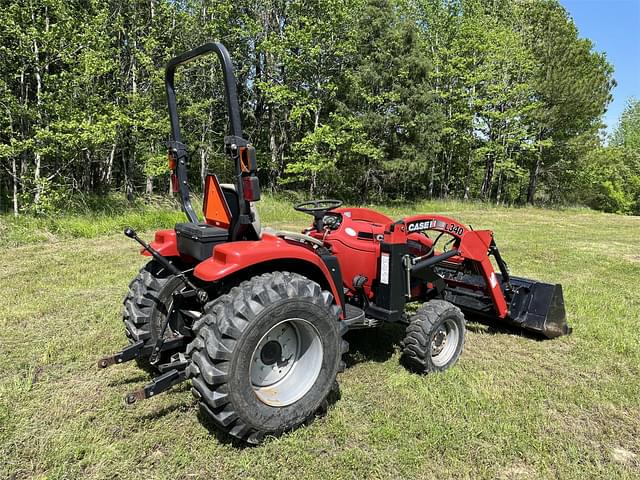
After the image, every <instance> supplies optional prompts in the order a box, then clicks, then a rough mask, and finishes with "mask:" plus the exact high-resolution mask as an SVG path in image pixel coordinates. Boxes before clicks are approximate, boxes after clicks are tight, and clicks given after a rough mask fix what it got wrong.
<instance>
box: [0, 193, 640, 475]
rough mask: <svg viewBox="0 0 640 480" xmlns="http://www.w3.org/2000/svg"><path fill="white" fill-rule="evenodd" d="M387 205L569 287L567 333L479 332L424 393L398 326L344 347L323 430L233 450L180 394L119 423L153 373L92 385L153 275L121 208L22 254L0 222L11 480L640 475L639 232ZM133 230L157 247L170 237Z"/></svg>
mask: <svg viewBox="0 0 640 480" xmlns="http://www.w3.org/2000/svg"><path fill="white" fill-rule="evenodd" d="M259 207H260V210H261V214H262V221H263V223H264V224H267V225H270V226H274V227H276V228H285V227H286V228H301V227H302V226H303V225H305V224H306V223H307V221H308V217H306V216H303V215H301V214H297V213H296V212H294V211H293V210H292V209H291V208H290V206H289V205H288V204H287V203H286V202H284V201H280V200H274V199H266V201H264V202H262V203H261V204H260V205H259ZM381 209H382V210H383V211H385V212H387V213H389V214H391V215H392V216H394V217H400V216H401V215H403V214H409V213H416V212H421V211H437V212H440V213H445V214H449V215H453V216H456V217H458V218H459V219H460V220H461V221H463V222H465V223H471V224H472V225H473V226H474V228H477V229H479V228H492V229H493V230H494V231H495V233H496V239H497V242H498V244H499V245H500V247H501V250H502V252H503V255H504V256H505V258H506V259H507V261H509V263H510V266H511V270H512V272H513V273H514V274H517V275H519V276H525V277H530V278H538V279H541V280H546V281H554V282H560V283H562V284H563V286H564V293H565V301H566V305H567V310H568V316H569V322H570V323H571V324H572V326H573V327H574V333H573V335H571V336H569V337H563V338H559V339H556V340H553V341H539V340H535V339H532V338H529V337H526V336H523V335H520V334H518V333H517V332H512V331H508V330H502V329H496V328H488V327H485V326H481V325H478V324H470V325H469V331H468V336H467V344H466V349H465V352H464V354H463V355H462V357H461V359H460V361H459V363H458V364H457V365H456V366H455V367H454V368H452V369H451V370H448V371H447V372H445V373H443V374H439V375H431V376H426V377H420V376H416V375H413V374H410V373H408V372H407V371H406V370H405V369H403V368H402V366H400V365H399V363H398V359H399V347H398V343H399V341H400V339H401V337H402V330H401V329H400V328H397V327H394V326H387V327H384V328H383V329H382V330H379V331H369V332H360V333H357V334H356V333H355V332H353V333H352V334H350V338H349V340H350V343H351V351H350V353H349V354H348V363H349V368H348V369H347V370H346V372H345V373H343V374H342V375H341V376H340V382H341V387H342V398H341V399H340V400H339V401H338V402H337V403H336V404H335V405H334V406H333V407H332V408H331V409H330V411H329V412H328V414H327V415H326V416H325V417H323V418H321V419H318V420H317V421H316V422H315V423H313V424H312V425H311V426H309V427H305V428H302V429H299V430H297V431H295V432H292V433H290V434H287V435H285V436H283V437H281V438H278V439H271V440H269V441H267V442H266V444H264V445H262V446H260V447H256V448H239V447H238V446H236V445H233V444H230V443H228V442H227V441H225V439H224V438H223V437H220V436H218V435H217V434H216V432H215V430H213V429H212V428H211V427H210V425H209V424H208V423H206V422H203V421H202V419H201V418H200V417H199V415H198V413H197V407H196V403H195V400H194V399H193V398H192V396H191V394H190V392H189V388H188V386H187V385H181V386H178V387H176V388H175V389H174V390H172V391H171V392H169V393H167V394H164V395H162V396H160V397H158V398H155V399H153V400H150V401H147V402H143V403H141V404H138V405H136V406H134V407H132V408H127V407H125V406H124V405H123V402H122V396H123V395H124V393H126V392H127V391H130V390H132V389H134V388H137V387H138V386H140V385H142V384H144V383H145V382H147V381H148V380H149V378H150V376H149V375H148V374H147V373H145V372H143V371H141V370H139V369H138V368H136V366H135V365H134V364H127V365H124V366H120V367H117V368H116V367H113V368H111V369H107V370H103V371H98V370H97V369H96V366H95V362H96V360H97V359H98V358H99V357H100V356H102V355H103V354H105V353H107V352H112V351H114V350H116V349H117V348H119V347H120V346H122V345H123V343H124V337H123V334H122V327H121V320H120V308H121V300H122V297H123V295H124V293H125V291H126V288H127V284H128V282H129V281H130V279H131V278H133V276H134V275H135V274H136V272H137V269H138V268H139V267H140V266H141V265H142V264H143V263H144V261H145V259H144V258H142V257H140V256H138V254H137V251H138V249H137V247H136V246H135V245H134V244H133V243H132V242H131V241H130V240H127V239H126V238H124V237H123V236H122V235H121V234H120V233H119V230H120V228H121V227H122V226H124V225H125V224H126V222H129V223H133V222H131V217H127V218H125V217H126V215H127V212H121V214H119V215H121V216H120V217H118V218H116V219H107V218H105V219H104V223H102V220H101V221H100V222H96V223H97V226H96V227H95V228H93V229H92V230H84V228H82V229H79V230H80V233H78V232H76V233H70V232H68V231H64V225H66V224H65V223H64V222H67V221H69V222H72V221H73V219H72V218H69V219H68V220H60V221H59V222H58V223H56V225H58V226H57V227H55V228H54V227H51V224H48V225H45V228H51V230H52V231H49V232H48V233H47V234H44V235H42V237H37V238H45V239H47V240H48V241H44V242H43V241H38V242H36V243H33V242H35V238H36V237H35V235H37V234H40V233H39V232H42V230H41V228H42V225H40V224H37V223H36V224H35V225H33V229H32V230H33V231H32V236H31V237H28V238H29V239H28V240H25V238H27V237H26V236H23V234H21V233H15V232H12V229H13V228H14V226H15V224H13V223H11V221H7V219H4V218H3V220H2V225H3V226H2V227H1V228H2V233H1V234H0V235H1V236H2V239H3V240H4V242H5V249H4V250H3V252H2V257H3V258H1V259H0V261H1V262H2V265H3V267H2V269H1V270H0V272H1V273H0V281H1V282H2V285H3V288H2V291H3V297H4V302H3V304H2V307H0V345H1V349H0V351H1V354H0V458H2V461H0V478H141V477H142V476H148V477H150V478H167V479H175V478H208V479H217V478H255V479H263V478H324V479H326V478H580V479H584V478H640V334H639V333H638V331H639V327H640V297H639V296H638V284H639V283H640V247H639V245H640V244H639V242H640V218H638V217H621V216H614V215H605V214H599V213H593V212H589V211H584V210H567V211H548V210H542V209H533V208H519V209H505V208H493V207H488V206H483V205H464V204H459V203H448V204H444V203H421V204H417V205H399V206H389V207H383V208H381ZM159 211H162V210H161V209H159ZM134 213H136V212H134ZM136 214H139V215H140V216H141V219H140V222H141V224H140V225H139V226H138V228H140V229H141V230H143V231H144V230H146V233H145V235H146V236H147V237H149V236H150V235H151V230H152V229H153V228H160V227H164V226H170V225H171V223H173V222H175V221H176V220H175V219H174V218H175V217H174V215H176V213H175V212H168V213H167V212H166V211H165V213H162V214H158V216H157V217H147V216H146V215H147V212H137V213H136ZM165 215H166V216H165ZM116 216H117V215H116ZM176 216H177V219H178V220H180V219H181V216H180V215H179V214H177V215H176ZM87 218H88V217H87ZM149 218H152V220H149ZM77 221H78V222H81V223H82V222H84V220H77ZM109 222H113V223H109ZM135 226H136V225H134V227H135ZM56 229H57V230H56ZM109 229H112V231H113V232H114V233H113V234H111V233H109V234H104V232H110V231H111V230H109ZM86 232H89V233H86ZM75 237H79V238H75ZM12 238H13V239H14V240H13V242H14V245H13V246H12V245H9V246H7V242H11V241H12V240H7V239H12Z"/></svg>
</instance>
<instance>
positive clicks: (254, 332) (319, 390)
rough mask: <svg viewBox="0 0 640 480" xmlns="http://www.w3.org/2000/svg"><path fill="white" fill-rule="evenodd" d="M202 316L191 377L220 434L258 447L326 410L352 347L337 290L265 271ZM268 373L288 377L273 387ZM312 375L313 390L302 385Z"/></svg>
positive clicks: (210, 305)
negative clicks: (334, 293)
mask: <svg viewBox="0 0 640 480" xmlns="http://www.w3.org/2000/svg"><path fill="white" fill-rule="evenodd" d="M204 312H205V313H204V315H203V316H202V317H201V318H200V320H198V321H197V322H196V323H195V324H194V333H195V334H196V337H195V339H194V341H193V342H191V344H189V346H188V347H187V355H189V356H190V358H191V364H190V366H189V369H188V375H189V376H190V377H191V382H192V387H193V388H192V390H193V393H194V395H195V396H196V398H198V399H199V401H200V407H201V409H202V411H203V412H204V413H205V414H206V415H207V416H208V417H210V418H211V419H212V420H213V422H214V423H215V424H216V425H217V426H218V427H219V428H220V429H221V430H223V431H225V432H227V433H228V434H229V435H231V436H232V437H235V438H237V439H241V440H243V441H245V442H247V443H251V444H258V443H260V442H261V441H262V440H263V439H264V438H265V436H267V435H273V436H277V435H279V434H281V433H283V432H286V431H289V430H292V429H294V428H296V427H298V426H300V425H302V424H305V423H309V422H310V421H312V420H313V418H314V417H315V415H316V413H317V412H319V411H323V410H326V407H327V399H328V398H329V397H330V396H331V395H332V394H334V393H335V389H336V386H337V383H336V376H337V374H338V372H340V371H342V370H343V369H344V367H345V364H344V362H343V361H342V355H343V354H344V353H345V352H346V351H347V349H348V345H347V342H345V341H344V340H343V339H342V335H343V334H344V333H345V332H346V330H347V328H346V326H345V325H344V324H343V323H342V322H340V321H339V314H340V308H339V307H337V306H336V305H335V304H334V301H333V296H332V295H331V293H329V292H327V291H324V290H322V289H321V287H320V285H318V284H317V283H315V282H313V281H311V280H309V279H308V278H305V277H303V276H301V275H298V274H295V273H289V272H273V273H266V274H263V275H260V276H256V277H253V278H251V279H250V280H247V281H244V282H242V283H241V284H240V285H239V286H237V287H234V288H233V289H232V290H231V291H230V292H229V293H228V294H226V295H223V296H221V297H219V298H217V299H216V300H214V301H212V302H209V303H208V304H207V305H206V306H205V309H204ZM272 332H273V333H272ZM292 332H293V333H292ZM304 332H306V333H304ZM278 334H280V336H278V337H277V340H275V339H276V337H275V335H278ZM271 335H274V337H271ZM271 338H273V339H271ZM305 338H306V339H307V340H305ZM270 339H271V340H270ZM289 340H291V344H289V347H287V342H289ZM294 340H295V341H294ZM276 344H277V345H276ZM269 345H270V346H269ZM291 345H293V347H291ZM290 347H291V348H292V349H290V350H289V351H287V348H290ZM319 349H320V350H319ZM267 350H269V352H267ZM274 352H275V353H274ZM318 352H321V354H320V353H318ZM272 353H273V355H272V357H273V358H271V357H270V355H271V354H272ZM287 357H288V358H287ZM305 358H306V360H304V359H305ZM291 359H293V360H291ZM290 361H291V364H289V362H290ZM303 361H306V363H304V364H303V363H302V362H303ZM296 362H300V363H296ZM262 367H266V369H267V373H266V374H263V373H261V369H262ZM281 367H282V368H281ZM296 367H300V368H298V369H297V370H296ZM287 368H288V370H287ZM269 369H273V371H274V372H275V371H278V372H280V370H283V371H285V373H281V372H280V373H273V375H274V377H273V378H275V379H276V381H274V383H273V384H269V383H268V382H266V381H265V380H266V378H267V377H268V376H269V375H270V373H269V372H270V371H271V370H269ZM256 372H257V373H256ZM296 372H300V373H302V374H303V375H304V376H300V373H296ZM314 372H317V373H314ZM294 374H295V375H298V377H293V376H292V375H294ZM262 375H265V376H264V378H263V377H262ZM314 375H315V380H314V379H313V377H314ZM306 378H311V379H312V380H310V381H309V382H308V383H309V386H308V388H307V386H306V385H305V386H304V388H302V387H300V385H299V383H300V381H301V382H302V383H303V384H304V383H305V381H306V380H305V379H306ZM291 380H295V382H294V383H292V381H291ZM305 389H306V390H305Z"/></svg>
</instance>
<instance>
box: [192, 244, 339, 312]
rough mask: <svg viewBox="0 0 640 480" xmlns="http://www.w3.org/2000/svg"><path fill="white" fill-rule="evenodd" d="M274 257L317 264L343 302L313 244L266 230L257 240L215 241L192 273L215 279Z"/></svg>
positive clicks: (334, 293)
mask: <svg viewBox="0 0 640 480" xmlns="http://www.w3.org/2000/svg"><path fill="white" fill-rule="evenodd" d="M272 260H301V261H303V262H307V263H309V264H312V265H314V266H316V267H317V268H318V269H319V270H320V271H321V272H322V274H323V275H324V277H325V278H326V280H327V283H328V284H329V286H330V287H331V293H332V294H333V297H334V298H335V300H336V303H337V304H338V305H339V306H341V305H340V295H339V294H338V289H337V288H336V287H337V286H336V285H335V283H334V282H333V277H332V276H331V273H330V272H329V269H328V268H327V266H326V265H325V263H324V262H323V261H322V259H321V258H320V257H319V256H318V255H317V254H316V253H315V252H314V251H313V250H312V249H311V248H310V247H307V246H305V245H303V244H301V243H292V242H289V241H287V240H284V239H282V238H280V237H276V236H275V235H270V234H267V233H265V234H263V235H262V239H261V240H257V241H237V242H229V243H222V244H220V245H216V247H215V248H214V249H213V256H212V257H210V258H207V259H206V260H203V261H202V262H201V263H199V264H198V265H196V268H195V269H194V271H193V275H194V276H195V277H196V278H199V279H200V280H203V281H205V282H215V281H216V280H221V279H223V278H225V277H227V276H229V275H231V274H233V273H235V272H238V271H240V270H243V269H245V268H248V267H253V266H255V265H258V264H260V263H264V262H269V261H272ZM339 288H342V285H339Z"/></svg>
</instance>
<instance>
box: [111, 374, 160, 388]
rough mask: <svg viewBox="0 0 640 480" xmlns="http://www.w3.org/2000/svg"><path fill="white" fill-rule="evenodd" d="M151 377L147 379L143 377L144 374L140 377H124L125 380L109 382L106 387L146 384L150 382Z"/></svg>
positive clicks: (147, 376) (145, 376)
mask: <svg viewBox="0 0 640 480" xmlns="http://www.w3.org/2000/svg"><path fill="white" fill-rule="evenodd" d="M150 379H151V377H149V375H144V374H142V373H141V374H140V375H136V376H135V377H126V378H119V379H117V380H111V381H110V382H109V383H108V384H107V385H108V386H110V387H119V386H122V385H131V384H132V383H142V382H145V383H148V382H149V381H150Z"/></svg>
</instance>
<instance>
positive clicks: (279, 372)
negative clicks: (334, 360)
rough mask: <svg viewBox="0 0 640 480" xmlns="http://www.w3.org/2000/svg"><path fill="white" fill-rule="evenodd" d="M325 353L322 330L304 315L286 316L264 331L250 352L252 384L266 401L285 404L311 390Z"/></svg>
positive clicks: (262, 399)
mask: <svg viewBox="0 0 640 480" xmlns="http://www.w3.org/2000/svg"><path fill="white" fill-rule="evenodd" d="M323 357H324V353H323V349H322V341H321V339H320V333H319V332H318V330H317V329H316V327H315V326H314V325H313V324H311V323H310V322H308V321H307V320H304V319H302V318H289V319H287V320H283V321H281V322H279V323H277V324H276V325H274V326H273V327H271V328H270V329H269V331H268V332H267V333H265V334H264V335H263V336H262V338H261V339H260V341H259V342H258V344H257V345H256V348H255V349H254V350H253V354H252V355H251V367H250V375H251V386H252V388H253V391H254V392H255V394H256V395H257V397H258V398H259V399H260V401H262V402H263V403H266V404H267V405H271V406H273V407H284V406H287V405H291V404H292V403H295V402H297V401H298V400H300V399H301V398H302V397H303V396H304V395H306V393H307V392H308V391H309V390H311V387H313V385H314V384H315V382H316V380H317V379H318V376H319V375H320V370H321V368H322V359H323Z"/></svg>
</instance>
